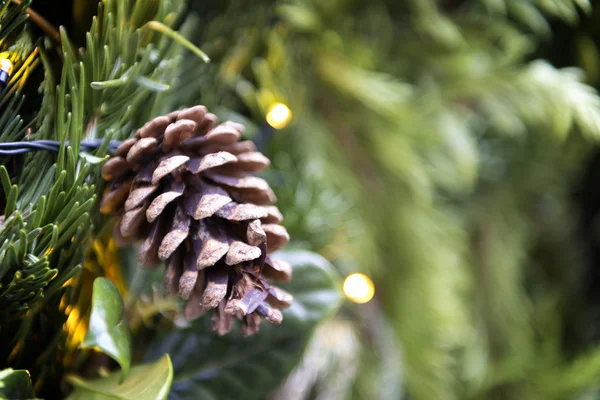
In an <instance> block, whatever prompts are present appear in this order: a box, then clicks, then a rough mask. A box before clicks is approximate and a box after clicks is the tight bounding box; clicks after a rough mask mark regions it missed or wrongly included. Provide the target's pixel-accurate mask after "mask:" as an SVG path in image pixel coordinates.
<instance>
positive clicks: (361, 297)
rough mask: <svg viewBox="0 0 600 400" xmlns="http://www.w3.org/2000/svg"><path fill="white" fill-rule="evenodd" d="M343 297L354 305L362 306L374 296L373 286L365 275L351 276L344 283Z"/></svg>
mask: <svg viewBox="0 0 600 400" xmlns="http://www.w3.org/2000/svg"><path fill="white" fill-rule="evenodd" d="M344 295H346V297H347V298H348V299H350V300H352V301H353V302H355V303H358V304H364V303H367V302H368V301H369V300H371V299H372V298H373V296H374V295H375V285H374V284H373V281H372V280H371V278H369V277H368V276H366V275H365V274H351V275H348V276H347V277H346V280H345V281H344Z"/></svg>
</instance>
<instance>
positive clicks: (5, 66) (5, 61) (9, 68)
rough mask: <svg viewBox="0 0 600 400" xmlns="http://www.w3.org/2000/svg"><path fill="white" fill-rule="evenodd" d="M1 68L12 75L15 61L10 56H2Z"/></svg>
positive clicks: (0, 59)
mask: <svg viewBox="0 0 600 400" xmlns="http://www.w3.org/2000/svg"><path fill="white" fill-rule="evenodd" d="M0 69H1V70H2V71H6V73H8V74H9V75H10V74H11V73H12V70H13V63H12V62H11V61H10V60H9V59H8V58H4V57H0Z"/></svg>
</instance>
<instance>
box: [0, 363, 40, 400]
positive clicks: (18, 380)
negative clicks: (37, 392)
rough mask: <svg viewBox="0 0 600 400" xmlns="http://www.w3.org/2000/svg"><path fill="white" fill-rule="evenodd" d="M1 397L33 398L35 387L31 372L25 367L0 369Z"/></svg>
mask: <svg viewBox="0 0 600 400" xmlns="http://www.w3.org/2000/svg"><path fill="white" fill-rule="evenodd" d="M0 398H1V399H33V398H35V396H34V395H33V388H32V386H31V377H30V376H29V372H27V371H26V370H24V369H12V368H8V369H4V370H2V371H0Z"/></svg>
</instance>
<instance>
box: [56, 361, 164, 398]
mask: <svg viewBox="0 0 600 400" xmlns="http://www.w3.org/2000/svg"><path fill="white" fill-rule="evenodd" d="M120 378H121V374H120V373H119V372H113V373H112V374H110V375H108V376H105V377H103V378H98V379H94V380H85V379H82V378H80V377H77V376H74V375H71V376H68V377H67V381H68V382H69V383H71V384H72V385H73V386H75V390H74V391H73V393H71V395H69V397H68V399H69V400H78V399H82V400H83V399H85V400H88V399H89V400H108V399H121V400H164V399H166V398H167V396H168V394H169V387H170V386H171V382H172V381H173V366H172V365H171V359H170V357H169V355H168V354H165V355H164V356H163V357H161V358H160V359H158V360H157V361H156V362H154V363H152V364H143V365H138V366H135V367H133V368H131V371H130V373H129V375H128V376H127V379H125V381H124V382H121V379H120Z"/></svg>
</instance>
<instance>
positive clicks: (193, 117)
mask: <svg viewBox="0 0 600 400" xmlns="http://www.w3.org/2000/svg"><path fill="white" fill-rule="evenodd" d="M243 131H244V126H243V125H241V124H238V123H235V122H231V121H227V122H224V123H222V124H220V125H218V120H217V117H216V116H215V115H214V114H211V113H208V112H207V110H206V107H204V106H196V107H192V108H187V109H184V110H181V111H177V112H173V113H170V114H168V115H165V116H161V117H157V118H154V119H153V120H152V121H150V122H148V123H147V124H146V125H144V126H143V127H142V128H141V129H139V130H138V131H137V132H136V134H135V137H133V138H131V139H128V140H126V141H124V142H123V143H122V144H121V145H120V146H119V148H118V149H117V151H116V153H115V157H113V158H111V159H109V160H108V161H107V162H106V163H105V164H104V166H103V168H102V176H103V178H104V179H105V180H107V181H110V182H111V183H110V185H109V187H108V188H107V189H106V191H105V193H104V197H103V199H102V204H101V211H102V212H103V213H106V214H113V215H117V216H119V220H118V222H117V224H116V225H115V237H116V239H117V241H118V242H121V243H131V242H134V241H137V240H143V242H142V244H141V246H140V249H139V252H138V262H139V263H140V266H142V267H156V266H157V265H159V264H160V261H164V263H165V265H166V268H165V287H166V290H167V292H169V293H175V292H179V294H180V295H181V297H182V298H183V299H185V300H187V304H186V307H185V316H186V317H187V318H188V319H195V318H197V317H199V316H200V315H202V314H204V313H205V312H206V310H209V309H214V310H215V311H214V314H213V319H212V321H213V330H215V331H216V332H217V333H218V334H219V335H223V334H225V333H227V332H229V331H230V330H231V328H232V323H233V318H234V317H237V318H238V319H241V320H243V325H242V330H243V333H244V334H245V335H251V334H253V333H256V332H257V331H258V327H259V324H260V320H261V318H260V317H261V316H262V317H264V318H266V319H267V321H269V322H271V323H275V324H279V323H281V320H282V314H281V311H280V310H282V309H285V308H287V307H289V306H290V304H291V302H292V296H291V295H290V294H289V293H287V292H285V291H284V290H282V289H280V288H277V287H274V286H271V285H270V284H269V282H268V279H273V280H276V281H289V280H290V279H291V272H292V271H291V267H290V266H289V265H288V264H286V263H284V262H281V261H277V260H274V259H271V258H270V257H269V256H268V254H269V253H272V252H274V251H276V250H278V249H280V248H281V247H282V246H283V245H285V244H286V243H287V242H288V241H289V235H288V233H287V231H286V230H285V228H284V227H283V226H281V225H280V223H281V221H282V219H283V217H282V215H281V213H280V212H279V210H278V209H277V207H275V206H272V205H270V204H271V203H273V202H274V201H275V195H274V194H273V191H272V190H271V188H270V187H269V185H268V184H267V182H266V181H265V180H263V179H261V178H259V177H256V176H252V175H250V173H255V172H259V171H261V170H263V169H264V168H266V167H268V166H269V164H270V162H269V160H268V159H267V158H266V157H265V156H264V155H262V154H261V153H259V152H257V151H256V147H255V146H254V144H253V143H252V142H250V141H241V142H240V141H238V140H239V139H240V137H241V134H242V133H243Z"/></svg>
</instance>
